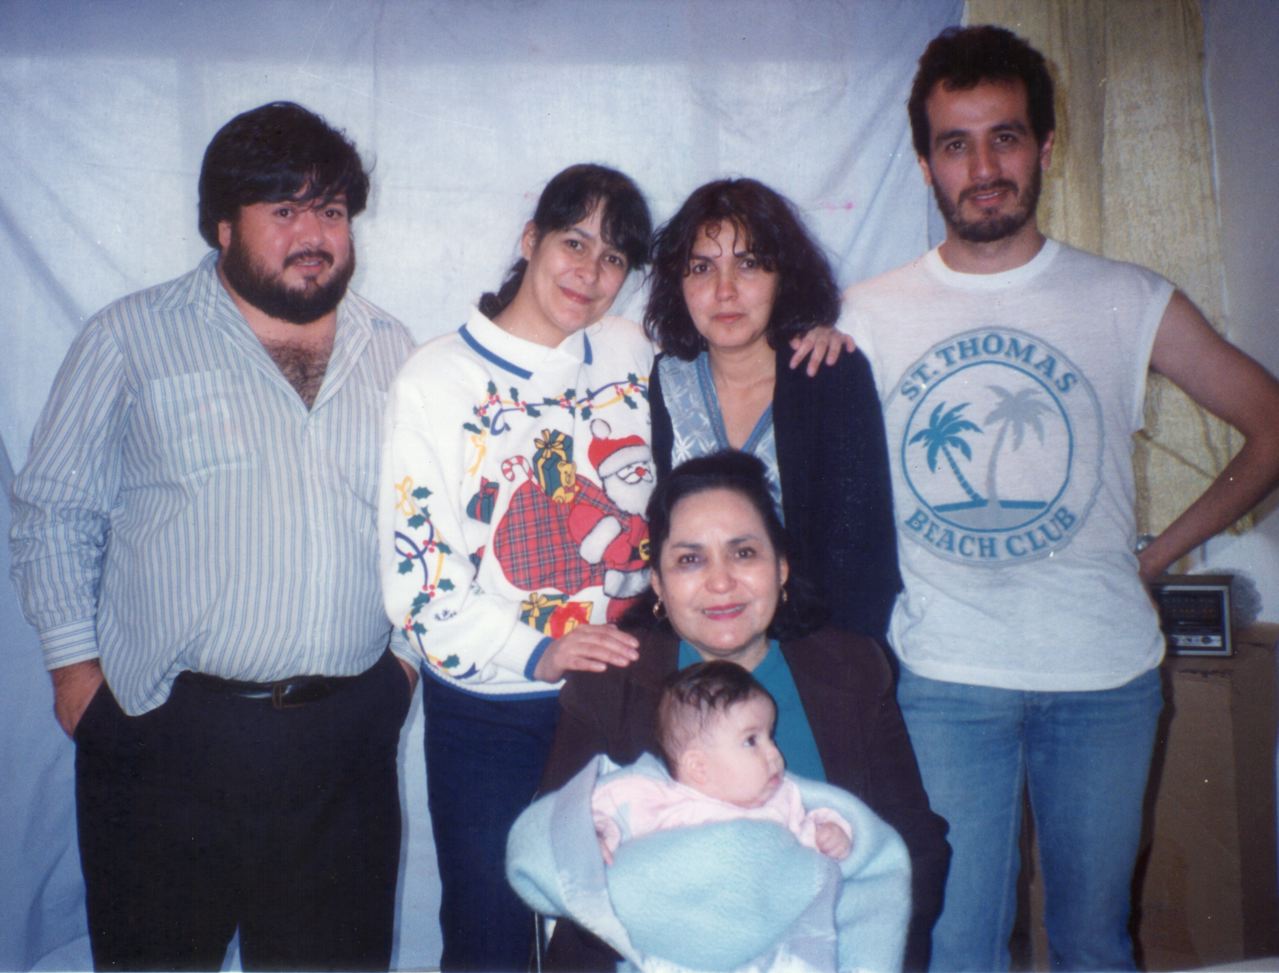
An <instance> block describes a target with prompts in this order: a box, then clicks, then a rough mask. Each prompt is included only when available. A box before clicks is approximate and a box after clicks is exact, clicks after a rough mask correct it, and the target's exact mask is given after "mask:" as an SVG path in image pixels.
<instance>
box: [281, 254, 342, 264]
mask: <svg viewBox="0 0 1279 973" xmlns="http://www.w3.org/2000/svg"><path fill="white" fill-rule="evenodd" d="M316 258H319V259H320V260H323V261H324V262H325V263H326V264H328V265H329V266H330V267H332V266H333V254H331V253H329V252H328V251H327V250H299V251H298V252H297V253H291V254H289V255H288V256H287V257H285V258H284V266H285V267H292V266H293V265H294V264H295V263H297V262H298V261H300V260H315V259H316Z"/></svg>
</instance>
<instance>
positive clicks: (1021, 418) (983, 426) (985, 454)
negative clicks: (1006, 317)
mask: <svg viewBox="0 0 1279 973" xmlns="http://www.w3.org/2000/svg"><path fill="white" fill-rule="evenodd" d="M885 419H886V420H887V423H888V428H890V429H892V430H894V431H900V440H899V441H897V442H895V443H893V442H890V444H889V447H890V449H891V450H896V454H897V455H896V457H895V458H894V462H895V463H896V464H897V465H898V468H899V473H900V479H899V480H898V489H899V491H901V495H899V496H898V497H897V498H896V506H897V511H898V521H899V522H898V527H899V531H900V533H901V535H902V536H903V537H904V538H907V539H909V540H911V541H913V542H915V543H917V544H920V545H923V546H924V547H925V548H926V549H928V550H929V551H931V552H932V553H934V554H936V555H937V556H938V557H942V558H946V559H948V560H952V561H958V562H963V563H967V564H972V563H975V564H987V565H992V566H1003V565H1007V564H1008V563H1010V562H1013V561H1018V560H1025V559H1031V558H1040V557H1047V556H1050V555H1051V554H1052V553H1053V552H1054V551H1058V550H1061V549H1062V548H1064V547H1065V546H1066V545H1067V544H1069V543H1070V541H1071V539H1072V538H1073V537H1074V535H1075V534H1076V533H1077V532H1078V530H1079V528H1080V527H1081V526H1082V524H1083V522H1084V521H1085V519H1086V517H1087V513H1088V510H1089V508H1090V507H1091V506H1092V503H1093V500H1094V499H1095V498H1096V494H1097V487H1098V484H1099V482H1100V481H1099V471H1100V466H1099V463H1100V456H1101V448H1102V429H1101V410H1100V408H1099V406H1098V402H1097V397H1096V394H1095V392H1094V391H1093V389H1092V387H1091V385H1089V383H1088V382H1087V381H1086V380H1085V378H1084V377H1083V376H1082V375H1081V374H1080V372H1079V370H1078V369H1077V368H1076V367H1075V366H1074V364H1073V363H1072V362H1071V361H1070V359H1069V358H1067V357H1066V356H1065V355H1064V354H1063V353H1062V352H1061V351H1060V350H1058V349H1057V348H1054V347H1052V346H1051V345H1049V344H1047V343H1046V342H1044V341H1042V340H1041V339H1038V338H1036V337H1034V336H1033V335H1029V334H1026V333H1025V332H1021V331H1014V330H1010V329H1005V328H987V329H978V330H975V331H969V332H965V333H963V334H960V335H956V336H954V337H952V338H950V339H948V340H946V341H944V342H940V343H938V344H937V345H934V346H933V347H932V348H930V349H929V350H928V352H927V353H926V354H924V355H923V356H921V357H920V358H919V359H918V360H917V361H916V362H915V364H914V365H912V366H911V367H910V368H908V369H907V370H906V372H905V374H904V376H903V378H902V379H901V381H900V382H899V383H898V385H897V387H896V388H895V389H894V390H893V393H892V395H891V396H890V398H889V400H888V402H887V404H886V406H885ZM903 484H904V487H905V489H904V491H903V490H902V485H903Z"/></svg>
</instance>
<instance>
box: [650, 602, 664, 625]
mask: <svg viewBox="0 0 1279 973" xmlns="http://www.w3.org/2000/svg"><path fill="white" fill-rule="evenodd" d="M653 617H654V618H656V619H657V620H658V621H659V622H660V621H661V620H662V619H663V618H665V617H666V612H664V611H662V599H661V598H658V599H657V601H655V602H653Z"/></svg>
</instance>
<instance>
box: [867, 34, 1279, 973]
mask: <svg viewBox="0 0 1279 973" xmlns="http://www.w3.org/2000/svg"><path fill="white" fill-rule="evenodd" d="M909 110H910V115H911V124H912V129H913V134H914V142H915V150H916V152H917V154H918V157H919V164H920V168H921V169H922V170H923V174H924V179H925V181H926V182H927V183H928V184H929V185H930V186H932V187H933V191H934V194H935V196H936V199H937V204H938V207H939V208H940V210H941V212H942V215H943V217H944V218H945V222H946V238H945V240H944V242H943V243H942V244H941V245H940V246H939V247H937V248H936V249H934V250H932V251H931V252H929V253H927V254H925V255H924V256H923V257H921V258H919V259H918V260H916V261H914V262H912V263H910V264H908V265H907V266H905V267H902V268H899V269H898V270H895V271H892V272H890V273H888V274H885V275H883V276H881V277H878V278H876V279H874V280H871V281H867V282H865V283H863V284H859V285H856V286H854V287H852V288H851V289H850V290H849V291H848V293H847V295H846V298H845V300H846V310H845V326H846V327H848V328H849V330H851V331H852V333H853V336H854V337H855V338H856V340H857V342H858V345H859V346H860V347H861V349H862V350H863V351H864V352H865V353H866V355H867V357H868V358H869V359H870V362H871V365H872V367H873V369H874V372H875V379H876V383H877V385H878V387H879V390H880V394H881V396H882V398H883V405H884V421H885V423H886V425H887V428H888V445H889V453H890V456H891V457H892V467H893V470H892V472H893V490H894V505H895V511H896V517H897V524H898V530H899V532H900V537H901V544H900V551H901V560H902V574H903V577H904V579H905V591H904V593H903V595H902V596H901V597H900V598H899V600H898V602H897V605H896V607H895V610H894V615H893V619H892V623H891V628H890V640H891V642H892V644H893V648H894V650H895V651H896V653H897V655H898V657H899V659H900V661H901V679H900V684H899V692H898V697H899V700H900V703H901V706H902V711H903V714H904V715H905V718H906V722H907V725H908V727H909V730H910V734H911V740H912V742H913V744H914V747H915V751H916V753H917V755H918V758H919V762H920V769H921V771H922V773H923V778H924V784H925V787H926V789H927V791H928V796H929V799H930V801H931V802H932V805H933V809H934V810H935V811H937V813H939V814H941V815H942V816H943V817H945V818H946V819H947V820H948V821H949V822H950V840H951V844H952V847H953V849H954V858H953V860H952V863H951V870H950V876H949V878H948V881H947V886H946V900H945V906H944V909H943V912H942V916H941V918H940V919H939V921H938V924H937V927H936V929H935V931H934V937H933V961H932V966H933V968H934V969H938V970H1000V969H1007V967H1008V962H1009V955H1008V939H1009V934H1010V931H1011V926H1012V921H1013V916H1014V912H1015V909H1016V901H1015V899H1016V894H1015V890H1016V876H1017V870H1018V866H1019V861H1018V833H1019V828H1020V822H1021V811H1022V795H1023V791H1024V789H1027V788H1028V790H1029V795H1030V801H1031V805H1032V807H1033V809H1034V814H1035V821H1036V825H1037V831H1038V836H1039V846H1040V853H1041V858H1042V862H1043V872H1044V882H1045V889H1046V900H1047V901H1046V908H1047V926H1048V936H1049V945H1050V950H1051V953H1052V958H1053V968H1054V969H1059V968H1060V969H1091V970H1098V969H1105V970H1118V969H1133V968H1134V966H1133V954H1132V943H1131V941H1130V937H1129V934H1128V919H1129V912H1130V901H1129V898H1130V893H1129V888H1130V883H1131V879H1132V872H1133V867H1134V863H1135V859H1136V855H1137V850H1138V842H1139V837H1140V830H1141V809H1142V800H1143V797H1144V794H1145V789H1146V780H1147V775H1148V770H1149V765H1150V756H1151V751H1152V747H1153V741H1154V734H1155V727H1156V722H1157V719H1158V716H1159V712H1160V709H1161V707H1162V695H1161V690H1160V682H1159V673H1158V666H1159V663H1160V661H1161V659H1162V657H1163V639H1162V637H1161V634H1160V631H1159V625H1158V618H1157V615H1156V612H1155V610H1154V607H1153V605H1152V602H1151V599H1150V597H1149V594H1148V592H1147V589H1146V584H1147V583H1149V582H1150V581H1151V580H1152V579H1154V578H1156V577H1158V576H1159V575H1160V574H1162V573H1163V572H1164V571H1165V570H1166V569H1167V568H1168V566H1169V565H1170V564H1172V563H1173V562H1174V561H1175V560H1176V559H1177V558H1179V557H1181V556H1182V555H1183V554H1185V553H1186V552H1187V551H1189V550H1190V549H1191V548H1193V547H1195V546H1196V545H1198V544H1200V543H1202V542H1203V541H1204V540H1206V539H1207V538H1209V537H1211V536H1212V535H1214V534H1216V533H1217V532H1218V531H1220V530H1222V529H1223V528H1225V527H1226V526H1228V525H1229V524H1231V523H1232V522H1233V521H1234V520H1236V519H1237V518H1238V517H1239V516H1240V515H1242V514H1243V513H1245V512H1246V511H1247V510H1248V509H1249V508H1251V507H1252V506H1253V505H1254V504H1256V503H1257V502H1258V501H1259V500H1261V499H1262V498H1263V497H1264V496H1265V495H1266V493H1267V492H1268V491H1269V490H1270V489H1272V488H1273V487H1274V485H1275V483H1276V481H1277V480H1279V425H1276V424H1275V422H1274V418H1273V417H1274V416H1275V415H1276V414H1279V384H1277V383H1276V382H1275V380H1274V379H1273V378H1272V377H1271V376H1270V375H1269V374H1267V373H1266V371H1265V370H1264V369H1263V368H1262V367H1261V366H1259V365H1258V364H1257V363H1256V362H1254V361H1253V360H1252V359H1250V358H1248V357H1247V356H1246V355H1244V354H1243V353H1242V352H1240V351H1239V350H1238V349H1236V348H1234V347H1232V346H1231V345H1230V344H1228V343H1227V342H1226V341H1224V340H1223V339H1222V338H1221V337H1219V336H1218V335H1217V334H1216V332H1214V331H1213V330H1212V328H1211V327H1209V325H1208V323H1207V322H1206V321H1205V320H1204V318H1203V316H1202V315H1201V314H1200V313H1199V311H1198V310H1196V308H1195V307H1194V306H1193V305H1192V304H1191V303H1190V301H1189V300H1188V299H1187V298H1186V297H1185V296H1184V295H1183V294H1182V293H1181V292H1179V291H1177V290H1176V289H1175V288H1174V287H1173V285H1172V284H1170V283H1168V282H1167V281H1166V280H1164V279H1163V278H1162V277H1160V276H1159V275H1158V274H1156V273H1154V272H1152V271H1150V270H1146V269H1145V268H1141V267H1136V266H1133V265H1130V264H1123V263H1118V262H1116V261H1112V260H1106V259H1103V258H1100V257H1097V256H1093V255H1091V254H1087V253H1083V252H1081V251H1078V250H1075V249H1073V248H1071V247H1068V246H1066V245H1064V244H1061V243H1058V242H1056V241H1054V240H1049V239H1046V238H1045V237H1044V236H1043V235H1042V234H1041V233H1040V232H1039V229H1038V227H1037V225H1036V220H1035V208H1036V203H1037V201H1038V197H1039V190H1040V181H1041V176H1042V172H1043V170H1044V169H1046V168H1047V166H1048V164H1049V161H1050V158H1051V155H1052V149H1053V138H1054V129H1055V121H1054V116H1053V96H1052V82H1051V80H1050V78H1049V76H1048V72H1047V70H1046V67H1045V64H1044V59H1043V57H1042V56H1041V55H1040V54H1039V53H1038V52H1037V51H1035V50H1034V49H1033V48H1031V47H1030V46H1029V45H1027V44H1026V43H1025V42H1024V41H1022V40H1021V39H1020V38H1017V37H1016V36H1014V35H1013V34H1011V33H1009V32H1008V31H1005V30H1002V29H1000V28H995V27H970V28H950V29H948V30H947V31H945V32H943V33H942V34H941V35H939V36H938V37H937V38H936V39H934V40H933V42H932V43H931V44H930V45H929V47H928V48H927V50H926V51H925V52H924V55H923V56H922V57H921V59H920V66H919V72H918V74H917V75H916V78H915V82H914V87H913V90H912V93H911V97H910V101H909ZM1152 369H1153V370H1154V371H1156V372H1159V373H1160V374H1163V375H1165V376H1167V377H1168V378H1169V379H1171V380H1172V381H1173V382H1174V383H1176V384H1177V385H1178V386H1180V387H1181V388H1182V389H1183V390H1185V391H1186V392H1187V393H1188V394H1189V395H1190V397H1191V398H1192V399H1194V400H1195V401H1196V402H1198V403H1199V404H1200V405H1202V406H1204V407H1205V408H1207V409H1208V410H1209V411H1211V412H1213V413H1215V414H1216V415H1218V416H1220V417H1221V418H1222V419H1224V420H1225V421H1226V422H1229V423H1230V424H1231V425H1233V426H1234V427H1235V428H1237V429H1238V430H1239V431H1240V432H1241V433H1242V434H1243V436H1244V438H1245V442H1244V445H1243V448H1242V449H1241V450H1240V451H1239V453H1238V455H1237V456H1236V457H1235V458H1234V459H1233V460H1232V461H1231V462H1230V464H1229V465H1228V466H1227V467H1226V469H1225V470H1224V472H1223V473H1222V474H1221V475H1220V476H1219V477H1218V478H1217V479H1216V480H1215V481H1214V482H1213V483H1212V484H1211V485H1210V486H1209V487H1208V489H1207V490H1206V491H1205V492H1204V493H1203V494H1202V496H1200V497H1199V498H1198V499H1197V500H1196V501H1195V502H1194V503H1193V504H1191V506H1190V507H1189V508H1187V509H1186V511H1185V512H1184V513H1182V514H1181V516H1179V517H1178V518H1177V519H1176V520H1175V521H1174V522H1173V523H1172V524H1171V525H1169V527H1168V528H1167V529H1166V530H1165V531H1163V532H1162V533H1161V534H1160V535H1159V536H1158V537H1156V538H1155V539H1154V541H1153V542H1152V543H1151V544H1150V545H1149V546H1148V547H1146V548H1145V549H1144V550H1143V551H1142V552H1141V553H1140V554H1137V553H1134V548H1135V542H1136V536H1135V535H1136V526H1135V516H1134V486H1133V471H1132V462H1131V459H1132V435H1133V434H1134V433H1135V432H1136V431H1137V430H1138V429H1140V428H1141V425H1142V404H1143V400H1144V395H1145V382H1146V376H1147V374H1148V372H1149V371H1150V370H1152Z"/></svg>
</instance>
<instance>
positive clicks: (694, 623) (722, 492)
mask: <svg viewBox="0 0 1279 973" xmlns="http://www.w3.org/2000/svg"><path fill="white" fill-rule="evenodd" d="M656 568H657V570H656V571H655V572H654V573H653V577H652V584H653V590H654V591H655V592H656V593H657V595H658V597H659V598H661V599H662V602H663V604H664V605H665V609H666V614H667V617H668V618H669V619H670V623H671V626H672V627H673V628H674V629H675V632H676V633H677V634H678V635H679V636H680V637H681V638H683V639H685V640H686V641H687V642H689V643H690V644H691V645H692V646H693V648H695V649H696V650H697V652H698V654H699V655H700V656H701V657H702V658H703V659H706V660H711V659H727V660H728V661H730V662H736V663H737V664H738V665H740V666H742V667H743V668H744V669H748V670H749V669H754V668H755V667H756V666H757V665H759V663H760V662H761V661H762V660H763V658H764V656H765V654H766V653H767V652H768V634H767V632H768V626H769V624H770V623H771V622H772V620H773V615H774V614H775V613H776V611H777V603H778V599H779V598H780V597H781V590H782V585H783V584H785V583H786V577H787V572H788V570H789V569H788V567H787V564H786V559H785V558H784V557H782V556H780V555H779V554H778V552H777V550H776V548H774V546H773V543H772V541H771V540H770V539H769V536H768V530H767V528H766V527H765V526H764V521H763V519H762V518H761V517H760V515H759V512H758V511H757V510H756V509H755V507H754V506H753V505H752V504H751V502H750V501H749V500H747V499H746V498H745V497H743V496H742V495H741V494H740V493H737V492H736V491H734V490H727V489H722V488H721V489H713V490H703V491H702V492H700V493H694V494H692V495H690V496H687V497H685V498H684V499H682V500H680V501H679V502H678V503H677V504H676V505H675V507H674V509H673V510H672V511H671V518H670V533H669V535H668V536H667V538H666V540H665V542H664V543H663V544H662V549H661V552H660V554H659V556H658V564H657V565H656Z"/></svg>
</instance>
